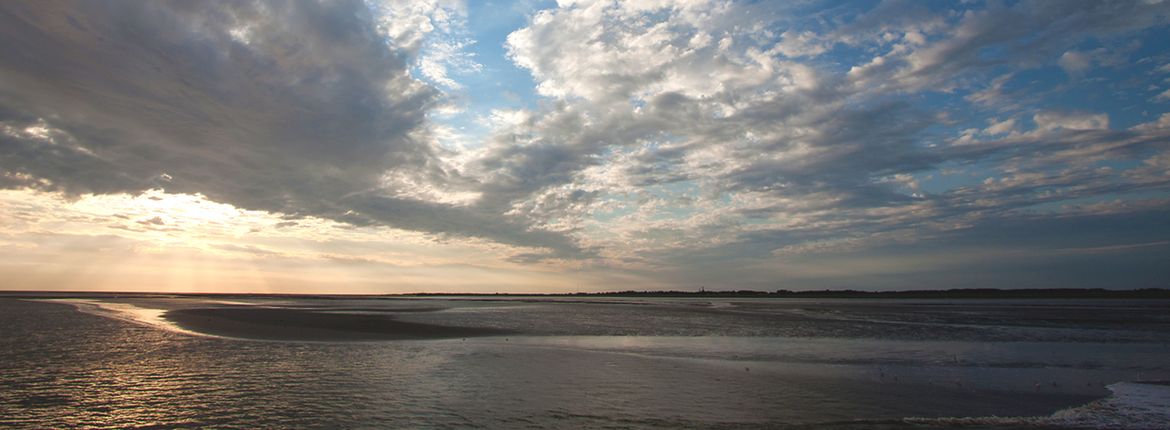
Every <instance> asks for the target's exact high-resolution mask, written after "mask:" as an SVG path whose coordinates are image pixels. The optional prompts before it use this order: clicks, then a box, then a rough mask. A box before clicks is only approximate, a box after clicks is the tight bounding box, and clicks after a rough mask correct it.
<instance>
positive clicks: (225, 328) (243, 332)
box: [163, 306, 509, 341]
mask: <svg viewBox="0 0 1170 430" xmlns="http://www.w3.org/2000/svg"><path fill="white" fill-rule="evenodd" d="M163 317H164V318H166V319H167V320H168V321H171V322H172V323H174V324H176V325H178V326H179V327H182V328H183V329H185V330H190V331H194V332H198V333H205V334H210V335H215V336H226V337H235V338H245V339H264V340H308V341H359V340H407V339H445V338H463V337H473V336H493V335H503V334H509V332H507V331H503V330H495V329H489V328H482V327H450V326H441V325H433V324H420V323H412V322H404V321H398V320H396V319H394V317H393V315H386V314H360V313H332V312H317V311H313V310H305V309H295V308H270V307H257V306H225V307H209V308H191V309H175V310H171V311H168V312H167V313H166V314H164V315H163Z"/></svg>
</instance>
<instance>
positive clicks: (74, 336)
mask: <svg viewBox="0 0 1170 430" xmlns="http://www.w3.org/2000/svg"><path fill="white" fill-rule="evenodd" d="M233 304H234V305H241V304H245V305H252V306H269V307H284V308H297V309H308V310H312V311H314V312H327V313H330V314H346V313H360V314H369V313H389V314H393V315H395V318H397V319H399V320H401V321H408V322H417V323H427V324H441V325H448V326H466V327H491V328H497V329H503V330H508V331H511V332H519V333H523V334H520V335H509V336H506V337H505V336H496V337H491V336H489V337H475V338H467V339H444V340H407V341H378V342H369V341H367V342H288V341H255V340H242V339H232V338H224V337H210V336H204V335H200V334H198V333H191V332H184V331H182V329H181V328H180V327H176V326H174V325H173V324H171V323H169V322H168V321H167V320H166V318H165V311H167V310H171V309H183V308H198V307H208V306H222V305H224V304H223V303H219V302H214V301H210V300H205V299H191V298H149V299H116V300H115V299H101V300H96V299H94V300H90V301H85V302H79V301H69V302H55V303H54V302H44V301H27V300H13V299H0V327H2V329H0V330H2V332H0V334H3V338H2V339H0V371H2V372H0V386H2V387H3V390H0V426H10V427H28V428H45V427H135V426H161V427H173V426H206V427H249V428H254V427H295V428H321V427H390V428H401V427H426V428H475V427H482V428H518V427H521V428H522V427H533V428H549V427H551V428H679V427H686V428H723V427H767V428H773V427H797V428H804V427H809V428H822V427H830V428H934V427H943V428H949V427H961V428H1016V427H1021V426H1026V427H1029V426H1046V427H1054V428H1127V427H1128V428H1157V426H1159V425H1162V424H1164V423H1165V422H1167V420H1166V419H1167V418H1168V417H1170V412H1168V411H1170V405H1168V404H1167V402H1168V401H1170V395H1167V392H1168V391H1170V390H1168V388H1170V387H1165V386H1160V385H1147V384H1132V383H1129V382H1127V381H1143V380H1170V312H1167V311H1170V302H1165V301H1151V300H1145V301H1118V300H1113V301H1110V300H1104V301H1101V300H1098V301H1077V300H1062V301H1038V300H1023V301H1006V300H998V301H995V300H992V301H951V302H948V301H911V300H892V301H882V300H776V299H728V300H716V301H712V300H691V299H637V300H604V301H594V302H587V303H584V302H580V301H573V300H558V301H549V300H543V299H542V300H504V301H480V300H450V299H443V300H431V299H428V300H387V299H354V300H269V299H265V300H260V299H252V300H248V299H241V300H236V301H235V302H234V303H233ZM411 310H417V311H418V312H411ZM82 311H84V312H82ZM1002 417H1013V418H1002Z"/></svg>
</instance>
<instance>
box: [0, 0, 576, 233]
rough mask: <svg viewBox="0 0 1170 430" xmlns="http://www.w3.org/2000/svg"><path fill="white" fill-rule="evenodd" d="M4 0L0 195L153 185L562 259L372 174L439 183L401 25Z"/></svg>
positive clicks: (426, 103)
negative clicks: (530, 249) (486, 240)
mask: <svg viewBox="0 0 1170 430" xmlns="http://www.w3.org/2000/svg"><path fill="white" fill-rule="evenodd" d="M207 6H209V5H207ZM0 7H2V8H4V9H5V11H4V13H3V15H2V16H3V18H2V19H3V24H2V25H0V35H2V38H3V40H4V41H5V42H4V43H3V45H2V47H0V64H2V65H3V68H0V123H2V124H3V129H2V131H3V133H2V134H0V139H3V142H4V144H3V146H2V147H0V151H3V154H2V157H0V163H2V166H3V168H4V170H5V171H6V172H7V173H6V175H5V176H4V179H3V182H0V184H3V185H5V186H9V187H12V186H20V187H33V188H37V189H42V190H49V191H61V192H65V193H68V194H74V195H76V194H83V193H115V192H131V193H134V192H140V191H142V190H146V189H150V188H155V187H163V188H165V189H166V190H168V191H172V192H177V193H202V194H203V195H206V196H207V197H208V198H210V199H213V200H215V201H220V202H225V203H230V204H233V205H236V206H239V207H242V208H247V209H258V210H267V211H273V212H281V213H286V214H293V215H300V216H305V215H311V216H319V217H325V218H331V219H338V220H345V221H347V222H353V223H359V224H388V225H397V226H402V227H404V228H410V229H417V230H422V231H428V232H434V233H439V234H455V235H470V236H490V237H492V238H493V239H495V240H500V241H503V242H507V243H515V242H523V245H526V246H536V247H542V246H545V247H551V248H554V249H555V250H558V251H567V250H572V249H574V248H573V246H572V242H571V241H570V240H568V239H566V238H562V237H554V236H552V235H542V234H539V233H535V234H530V233H528V232H527V231H526V230H527V227H526V226H524V225H516V224H512V223H510V222H509V221H507V220H504V219H502V218H500V217H498V216H494V217H493V216H490V215H492V214H483V213H476V212H474V211H471V210H468V209H466V208H464V207H459V206H457V205H448V204H446V203H440V202H433V201H430V200H418V199H416V198H414V197H417V196H418V194H417V193H412V191H413V190H410V189H395V188H397V187H402V188H407V187H410V186H412V184H411V183H409V182H405V183H404V182H402V181H398V182H396V181H386V180H385V178H386V177H387V175H390V177H401V176H411V177H418V178H426V180H427V181H428V182H439V183H441V182H443V180H444V178H445V177H447V176H449V174H450V173H449V172H448V171H446V170H444V168H443V167H442V166H441V164H442V163H441V162H439V161H438V156H437V153H436V151H438V149H437V147H436V145H435V144H434V143H433V139H431V138H430V137H429V135H428V132H427V127H426V121H427V119H426V116H427V113H428V111H429V110H430V109H432V108H434V107H435V106H436V104H437V103H438V101H439V100H440V93H439V92H438V91H436V90H435V89H434V88H433V87H431V86H429V85H427V84H425V83H423V82H420V81H418V80H416V79H414V78H413V77H412V76H411V74H410V73H409V69H410V67H411V64H412V61H413V59H414V58H416V57H415V55H416V54H417V52H418V51H419V50H425V49H426V45H425V44H423V45H422V46H421V47H420V45H419V43H421V42H419V41H418V40H419V39H420V38H422V37H423V36H425V35H419V34H416V33H417V32H416V31H413V30H412V29H417V28H418V26H419V25H420V24H419V23H417V22H414V21H411V19H412V18H410V17H413V16H415V15H409V14H406V15H409V16H407V18H403V17H402V16H393V17H391V19H388V20H387V19H382V18H379V17H378V16H375V15H373V14H372V13H371V11H370V9H369V8H367V7H366V4H365V3H362V2H359V1H342V2H321V3H318V2H293V3H288V4H280V5H275V4H270V3H266V2H237V3H231V4H225V5H216V6H215V7H205V6H204V5H196V4H190V3H186V2H169V1H163V2H151V3H149V4H131V3H124V2H97V3H87V2H63V1H46V2H35V3H11V4H5V5H3V6H0ZM428 10H429V11H431V12H433V10H431V9H428ZM438 10H440V11H443V10H447V9H445V8H442V7H440V8H439V9H438ZM423 15H425V14H423ZM425 16H430V19H431V22H434V21H438V22H439V25H442V23H443V22H445V21H443V20H441V19H438V18H435V14H434V13H431V14H430V15H425ZM402 20H406V21H408V22H406V23H405V24H401V23H400V22H401V21H402ZM424 33H425V32H424ZM424 58H425V57H424ZM428 73H430V72H428ZM434 73H439V72H434ZM434 73H432V74H431V75H429V76H431V77H432V78H434V79H435V80H437V81H442V79H443V75H442V74H441V73H439V74H434ZM159 178H167V180H165V181H160V180H159Z"/></svg>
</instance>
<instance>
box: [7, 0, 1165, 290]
mask: <svg viewBox="0 0 1170 430" xmlns="http://www.w3.org/2000/svg"><path fill="white" fill-rule="evenodd" d="M371 6H372V8H371ZM824 6H825V5H823V4H819V3H816V2H813V3H807V4H806V3H776V2H729V1H716V0H694V1H680V2H617V1H580V2H574V1H568V2H560V3H558V4H557V5H556V6H555V7H552V6H551V5H550V8H549V9H548V10H542V11H533V12H532V13H531V14H530V15H529V18H528V20H527V21H526V22H525V23H524V25H523V26H522V27H521V28H518V29H516V30H515V31H514V32H512V33H511V34H510V35H508V36H507V38H506V42H505V45H504V49H505V50H506V55H507V58H508V59H509V60H511V61H512V62H513V63H514V64H515V65H516V66H517V67H519V68H521V69H522V70H524V71H527V72H528V73H530V74H531V77H532V83H533V84H534V86H535V88H532V90H533V91H534V93H535V94H536V96H535V97H538V99H537V100H536V101H534V102H532V103H529V104H527V105H522V106H520V107H512V108H509V109H501V108H499V107H498V106H495V105H491V106H486V105H485V106H484V109H483V110H481V111H480V113H479V114H477V115H481V116H480V118H481V121H480V122H478V123H475V124H474V126H475V127H481V128H484V129H487V130H488V131H487V132H485V133H484V134H483V135H482V140H481V141H474V142H463V143H466V145H464V144H460V145H456V146H457V147H455V146H449V147H444V146H442V145H439V144H438V142H439V141H440V140H442V139H447V138H450V136H454V135H458V136H460V137H459V138H460V139H471V137H469V136H471V134H469V133H468V132H466V131H463V130H461V129H459V128H458V127H459V126H460V125H459V124H446V123H444V124H436V123H434V122H432V121H431V119H430V118H431V116H432V115H434V114H436V113H440V112H443V111H445V110H450V106H451V103H452V100H453V99H454V98H453V97H454V96H451V95H449V94H447V93H445V92H444V91H451V92H459V91H464V90H466V91H474V90H475V88H474V86H475V85H476V84H475V82H474V81H467V82H463V81H461V78H463V77H466V75H468V74H471V73H488V72H490V71H486V70H484V69H483V68H481V67H480V66H479V64H478V63H477V57H475V55H473V53H472V51H474V50H475V48H476V47H477V46H479V45H478V42H477V41H476V40H475V37H477V35H472V34H469V32H470V31H471V27H473V26H469V25H468V21H470V20H474V19H476V17H474V16H468V15H467V13H468V12H467V10H466V8H465V7H464V6H463V5H462V3H459V2H442V1H438V2H435V1H420V2H388V3H385V4H383V3H373V4H369V5H367V4H366V3H362V2H356V1H353V2H335V3H314V2H306V3H291V4H288V5H284V4H282V5H280V7H275V6H272V5H271V4H268V3H263V2H241V3H232V4H228V5H222V6H218V5H217V7H214V8H210V7H203V6H201V5H198V4H190V3H185V2H154V3H150V4H147V5H133V7H131V6H130V5H121V4H118V3H65V2H52V1H46V2H36V3H27V4H19V3H13V4H3V5H0V8H2V9H4V13H3V14H2V15H0V20H2V22H0V36H2V40H4V41H5V42H4V43H3V44H0V66H3V67H0V167H2V168H3V174H2V175H0V187H7V188H31V189H36V190H43V191H50V192H57V193H63V194H65V195H68V196H72V197H78V196H84V195H88V194H97V195H113V194H118V193H132V194H133V193H142V192H143V191H144V190H154V189H165V190H166V191H167V192H168V193H172V194H189V195H199V196H203V197H205V198H206V199H208V200H211V201H215V202H221V203H226V204H230V205H232V206H234V207H237V208H240V209H249V210H258V211H269V212H272V213H275V214H279V215H278V216H280V217H282V218H281V219H282V220H284V221H283V222H294V221H295V222H301V221H303V220H309V219H326V220H332V221H333V222H338V223H342V224H345V225H349V226H351V227H353V226H357V227H358V228H377V227H380V226H391V227H394V228H398V229H405V230H412V231H417V232H422V233H425V234H427V235H430V236H431V237H433V238H437V239H439V240H447V239H450V238H456V237H457V238H465V237H476V238H482V239H485V240H487V241H492V242H496V243H498V244H503V245H502V246H506V247H508V248H509V249H508V251H506V252H504V254H506V255H505V257H503V258H510V259H512V260H513V261H516V262H532V261H536V260H539V259H546V260H549V261H546V263H550V264H553V262H558V261H560V262H563V261H572V262H571V263H565V264H570V265H574V267H578V268H586V269H593V270H613V271H617V272H621V273H632V274H637V275H646V277H648V278H655V279H678V280H685V279H686V276H685V275H686V274H694V273H695V271H697V270H702V271H704V275H705V276H711V277H716V276H724V277H726V275H728V274H729V273H731V272H733V271H735V270H739V269H743V268H758V265H760V264H763V265H764V266H767V263H765V262H776V261H795V260H799V259H801V258H804V259H812V258H815V256H816V255H838V256H840V255H844V254H850V253H852V254H850V255H854V256H857V255H864V254H865V253H867V252H881V250H885V249H899V250H901V251H905V248H902V247H906V246H912V245H913V244H915V243H925V244H929V243H939V242H932V241H939V240H947V239H954V240H955V241H956V242H958V241H961V240H967V239H971V238H970V237H968V235H974V234H980V235H982V234H986V235H988V236H989V237H990V236H993V235H992V232H994V231H996V229H997V228H999V227H1004V226H1008V225H1013V226H1014V225H1017V224H1018V223H1022V222H1023V221H1021V220H1040V221H1035V222H1034V223H1033V224H1029V225H1040V224H1043V222H1042V219H1043V218H1044V217H1050V218H1060V217H1070V216H1073V215H1077V216H1101V217H1103V218H1102V219H1104V218H1108V217H1124V216H1127V215H1126V214H1132V213H1137V212H1142V211H1151V210H1154V209H1157V208H1158V206H1159V205H1160V204H1164V203H1158V202H1161V201H1162V200H1158V199H1155V198H1151V197H1149V196H1150V195H1160V194H1159V193H1165V192H1166V191H1167V190H1170V176H1168V175H1167V174H1166V169H1165V166H1166V165H1167V160H1170V158H1167V157H1168V156H1167V154H1170V128H1168V127H1167V125H1166V124H1167V123H1166V121H1167V120H1166V115H1162V116H1161V117H1158V119H1156V120H1149V119H1144V120H1143V119H1138V118H1142V117H1141V116H1138V115H1139V114H1138V112H1141V111H1147V112H1150V113H1151V115H1150V117H1149V118H1153V117H1154V116H1156V113H1157V110H1156V107H1157V105H1156V104H1153V103H1155V102H1158V101H1162V99H1163V98H1165V97H1162V96H1164V94H1162V95H1160V96H1154V98H1153V99H1150V94H1149V93H1146V92H1157V91H1160V90H1161V88H1162V87H1161V85H1162V83H1161V80H1162V79H1163V78H1164V76H1162V75H1156V74H1154V73H1146V74H1141V73H1131V72H1130V71H1129V70H1121V69H1123V68H1124V67H1126V65H1127V64H1129V63H1130V62H1129V56H1130V55H1133V54H1134V53H1136V52H1143V51H1142V50H1152V49H1157V46H1159V45H1156V43H1157V41H1156V40H1155V39H1157V37H1156V36H1157V35H1158V34H1162V33H1164V30H1165V27H1166V16H1167V11H1168V9H1167V8H1168V7H1170V6H1167V5H1166V4H1163V3H1150V2H1094V1H1085V2H1080V1H1066V2H1060V3H1052V2H1044V1H1021V2H1010V3H999V2H990V3H986V4H985V3H968V2H959V3H949V4H929V5H927V4H921V3H915V2H901V1H887V2H881V3H879V4H877V5H873V6H872V7H871V6H870V5H861V4H847V5H834V6H833V7H831V8H825V7H824ZM1160 32H1161V33H1160ZM1139 48H1140V49H1139ZM484 52H486V51H484ZM1148 62H1149V63H1150V65H1148V66H1144V67H1145V68H1146V69H1151V68H1154V67H1155V66H1156V65H1158V64H1161V63H1162V62H1164V61H1163V60H1162V59H1158V58H1154V59H1150V60H1148ZM1146 69H1143V70H1146ZM1061 70H1063V71H1064V72H1065V73H1063V74H1062V73H1061ZM1146 71H1148V70H1146ZM1065 75H1069V76H1073V77H1075V78H1076V79H1067V78H1066V76H1065ZM1053 76H1056V78H1053ZM501 84H508V85H512V84H511V83H501ZM1135 88H1140V89H1141V90H1136V89H1135ZM511 89H515V90H521V89H520V88H509V90H511ZM525 90H526V89H525ZM1141 91H1146V92H1141ZM520 93H527V92H526V91H520V92H517V94H520ZM1131 95H1132V96H1131ZM524 101H525V100H520V102H524ZM1131 102H1132V103H1131ZM516 103H519V102H516ZM1122 105H1125V106H1126V107H1125V108H1121V107H1118V106H1122ZM1131 105H1132V106H1131ZM1087 109H1092V110H1094V111H1088V110H1087ZM1142 115H1145V114H1144V113H1143V114H1142ZM1140 121H1147V122H1145V123H1140V124H1135V123H1136V122H1140ZM1151 208H1153V209H1151ZM154 216H156V215H152V214H141V215H136V217H135V218H134V219H139V220H143V221H149V220H151V219H152V217H154ZM1118 219H1121V218H1118ZM159 220H160V221H165V222H167V223H168V226H170V224H171V221H172V219H171V218H167V217H163V218H159ZM146 224H150V223H149V222H148V223H146ZM146 224H141V225H139V224H137V223H135V222H133V221H126V222H119V223H117V225H121V226H124V227H125V226H129V227H131V228H139V227H143V226H145V225H146ZM1090 224H1091V225H1092V226H1093V228H1101V227H1100V226H1102V225H1107V223H1106V222H1100V223H1090ZM286 225H287V226H288V227H289V229H290V230H295V228H294V227H296V226H295V225H293V224H286ZM1004 231H1007V229H1005V230H1004ZM1160 231H1161V230H1159V233H1157V234H1161V233H1160ZM1067 232H1069V233H1070V234H1072V233H1075V232H1073V231H1072V230H1067ZM1091 233H1092V232H1091ZM1086 234H1090V233H1086ZM1092 234H1097V233H1092ZM1046 237H1048V236H1046ZM940 238H942V239H940ZM1131 239H1132V238H1131ZM1147 239H1148V240H1147ZM1045 240H1052V239H1051V238H1050V237H1048V239H1045ZM1142 240H1145V242H1140V241H1134V240H1130V241H1129V242H1127V243H1152V242H1158V241H1162V240H1167V238H1165V237H1150V238H1146V239H1142ZM1089 242H1091V241H1089ZM1107 246H1110V245H1109V244H1104V243H1092V244H1083V243H1073V244H1069V246H1066V248H1077V247H1081V248H1096V247H1107ZM927 248H929V247H927ZM943 248H945V247H944V246H942V245H939V249H943ZM502 252H503V251H502ZM905 252H906V253H908V254H913V253H912V252H909V251H905ZM972 252H974V251H972ZM980 252H982V251H980ZM980 255H983V254H980ZM797 256H802V257H799V258H798V257H797ZM841 258H844V257H841ZM851 258H852V257H851ZM1046 258H1047V257H1046ZM350 260H354V261H357V259H350ZM376 260H377V259H369V260H368V261H376ZM942 260H946V259H940V260H939V261H942ZM361 261H367V260H361ZM801 261H807V260H801ZM842 261H845V260H842ZM947 261H953V259H951V260H947ZM785 264H787V263H785ZM901 264H902V263H899V265H898V266H897V267H911V266H913V265H912V264H909V263H907V264H906V265H901ZM940 264H942V263H940ZM947 264H950V263H947ZM856 266H857V267H861V266H864V265H861V264H857V265H856ZM785 267H786V270H794V269H792V267H790V266H785ZM753 270H754V269H753ZM768 270H771V269H768ZM753 273H754V274H753V275H752V276H754V278H752V282H756V281H759V282H765V281H766V280H767V279H769V276H773V275H775V273H774V272H769V271H767V270H764V271H761V272H753ZM672 276H677V277H675V278H672ZM924 279H925V278H924Z"/></svg>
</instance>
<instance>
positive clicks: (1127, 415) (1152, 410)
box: [905, 382, 1170, 430]
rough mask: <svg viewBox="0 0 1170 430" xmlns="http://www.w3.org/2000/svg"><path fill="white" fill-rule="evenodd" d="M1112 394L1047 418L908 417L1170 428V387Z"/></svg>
mask: <svg viewBox="0 0 1170 430" xmlns="http://www.w3.org/2000/svg"><path fill="white" fill-rule="evenodd" d="M1106 388H1108V389H1109V390H1110V391H1112V392H1113V394H1112V395H1110V396H1109V397H1106V398H1104V399H1101V400H1097V401H1094V402H1091V403H1089V404H1087V405H1084V406H1078V407H1075V408H1070V409H1065V410H1061V411H1058V412H1056V413H1054V414H1052V415H1050V416H1047V417H948V418H907V419H905V421H906V422H907V423H911V424H926V425H932V424H933V425H948V426H950V425H954V426H972V425H975V426H977V425H990V426H1025V427H1055V428H1060V427H1067V428H1077V429H1117V430H1147V429H1158V428H1168V427H1170V386H1167V385H1158V384H1148V383H1141V382H1118V383H1115V384H1112V385H1109V386H1107V387H1106Z"/></svg>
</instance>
